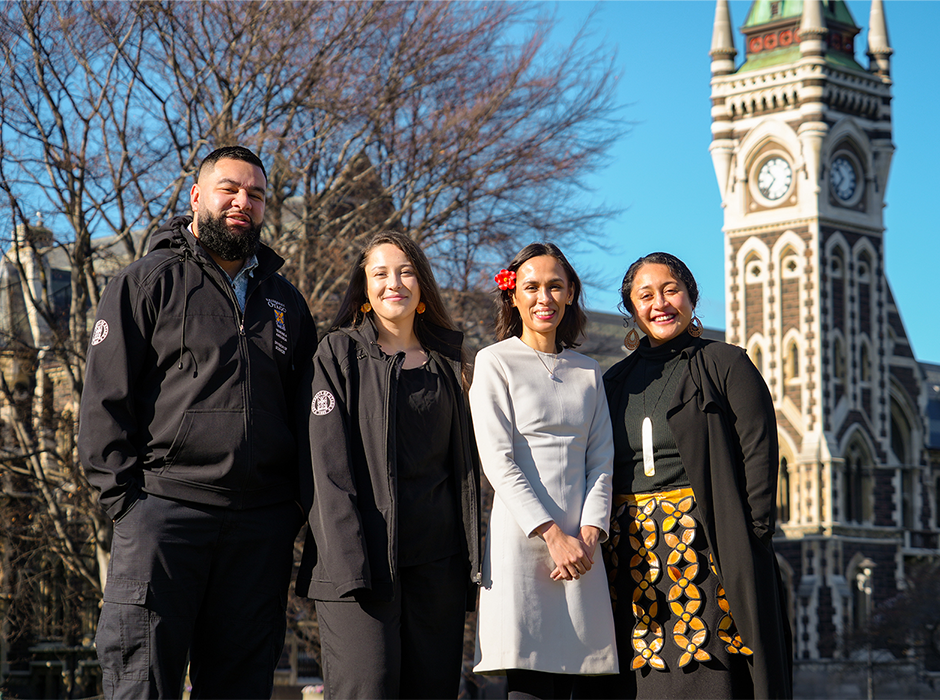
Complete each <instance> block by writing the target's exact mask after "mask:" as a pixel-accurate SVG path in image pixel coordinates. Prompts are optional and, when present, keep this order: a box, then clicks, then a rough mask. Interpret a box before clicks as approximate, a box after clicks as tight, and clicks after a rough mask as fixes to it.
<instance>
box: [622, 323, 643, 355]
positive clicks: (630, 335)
mask: <svg viewBox="0 0 940 700" xmlns="http://www.w3.org/2000/svg"><path fill="white" fill-rule="evenodd" d="M624 323H626V321H624ZM623 346H624V347H625V348H626V349H627V350H629V351H630V352H633V351H634V350H636V349H637V348H638V347H640V334H639V333H637V332H636V327H635V326H634V325H633V321H630V330H629V331H628V332H627V335H626V337H624V339H623Z"/></svg>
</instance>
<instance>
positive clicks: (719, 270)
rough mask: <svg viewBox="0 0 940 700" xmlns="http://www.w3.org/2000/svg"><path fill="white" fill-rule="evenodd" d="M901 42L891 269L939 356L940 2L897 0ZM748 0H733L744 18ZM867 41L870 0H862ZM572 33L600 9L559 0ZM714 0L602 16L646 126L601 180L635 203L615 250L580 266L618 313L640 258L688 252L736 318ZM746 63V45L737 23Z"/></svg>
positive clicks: (625, 88) (623, 1)
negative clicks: (716, 142)
mask: <svg viewBox="0 0 940 700" xmlns="http://www.w3.org/2000/svg"><path fill="white" fill-rule="evenodd" d="M884 4H885V15H886V18H887V23H888V35H889V38H890V40H891V45H892V47H893V48H894V55H893V56H892V62H891V77H892V79H893V81H894V87H893V102H892V112H893V121H894V145H895V148H896V151H895V154H894V160H893V162H892V167H891V176H890V178H889V181H888V190H887V194H886V200H887V203H888V206H887V208H886V209H885V225H886V226H887V231H886V233H885V236H886V242H885V250H886V270H887V276H888V282H889V284H890V285H891V288H892V291H893V292H894V296H895V299H896V300H897V303H898V307H899V309H900V311H901V317H902V319H903V320H904V324H905V327H906V328H907V333H908V336H909V338H910V340H911V343H912V345H913V347H914V353H915V355H916V357H917V359H918V360H921V361H926V362H936V363H940V225H938V223H937V222H938V219H940V128H938V126H937V124H938V123H940V42H938V41H936V38H935V37H934V35H933V30H935V29H937V28H938V27H940V1H938V0H885V3H884ZM750 5H751V3H750V2H749V1H743V0H741V1H738V0H733V1H732V2H731V21H732V26H734V27H735V29H736V30H737V28H739V27H740V26H741V25H742V24H743V23H744V20H745V18H746V16H747V11H748V8H750ZM848 6H849V9H850V10H851V12H852V16H853V17H854V18H855V23H856V24H858V25H859V26H861V27H862V28H863V29H862V32H861V34H859V36H858V37H857V38H856V42H855V47H856V60H858V62H859V63H860V64H861V65H862V66H865V67H867V66H868V57H867V56H866V55H865V50H866V48H867V45H868V41H867V28H868V17H869V13H870V10H871V3H870V2H856V1H854V0H849V2H848ZM553 7H554V8H555V10H556V11H557V13H558V19H559V26H558V29H557V30H556V32H557V36H558V37H559V39H565V38H570V36H571V32H573V31H574V30H575V29H576V28H577V27H579V26H581V25H582V24H583V23H584V21H585V19H586V18H587V17H588V15H589V14H590V12H591V10H592V9H593V8H594V7H595V3H593V2H558V3H554V4H553ZM714 17H715V3H714V1H713V0H620V1H612V0H607V1H605V2H601V3H599V5H598V7H597V14H596V16H595V18H594V20H593V22H592V24H591V26H592V28H593V38H594V39H595V40H597V41H602V42H604V43H606V44H610V45H613V46H615V47H616V49H617V52H618V58H617V61H618V66H619V69H620V70H619V76H620V77H619V88H618V90H619V100H620V101H621V103H624V104H627V105H628V106H627V108H626V109H625V111H624V117H625V119H627V120H628V121H630V122H633V123H634V126H633V128H632V130H631V131H630V133H629V134H627V135H626V136H624V137H623V138H622V139H621V140H620V141H619V143H618V144H617V145H616V146H615V148H614V150H613V152H612V154H611V155H612V164H611V165H610V166H609V167H608V168H607V169H605V170H604V171H603V172H601V173H599V174H598V175H597V176H595V177H592V178H591V179H590V180H589V184H590V185H591V186H592V187H593V188H595V192H594V193H593V194H592V196H594V197H598V198H600V199H601V200H603V201H606V202H608V203H609V204H611V205H613V206H615V207H619V208H623V209H624V211H623V213H622V214H621V215H620V216H618V217H617V218H616V219H614V220H612V221H610V222H608V223H607V224H606V225H605V229H604V231H603V234H604V238H605V239H606V240H607V242H608V243H610V244H612V245H613V246H614V248H615V250H618V251H621V252H620V253H618V254H617V255H614V256H610V255H607V254H600V253H598V252H596V251H582V252H575V253H573V254H572V256H571V257H572V258H573V261H572V262H574V264H575V265H576V267H577V268H578V271H579V273H582V274H584V273H589V274H590V275H591V276H592V278H593V280H594V281H595V282H597V285H598V286H597V288H589V289H588V290H587V302H588V307H589V308H592V309H596V310H598V311H608V312H611V313H615V312H616V307H617V302H618V301H619V297H618V294H617V290H618V288H619V285H620V280H621V279H622V277H623V273H624V271H625V270H626V268H627V266H628V265H629V263H630V262H632V261H633V260H635V259H636V258H638V257H639V256H641V255H644V254H646V253H649V252H652V251H654V250H665V251H668V252H671V253H674V254H676V255H678V256H679V257H680V258H682V259H683V260H685V261H686V262H687V263H688V264H689V266H690V268H691V269H692V272H693V273H694V274H695V276H696V279H697V280H698V282H699V287H700V289H701V296H702V298H701V301H700V303H699V309H698V310H699V315H700V317H701V318H702V320H703V322H704V323H705V324H706V325H707V326H709V327H712V328H722V329H723V328H724V327H725V317H724V308H725V307H724V265H723V238H722V232H721V227H722V211H721V201H720V197H719V193H718V185H717V182H716V179H715V171H714V169H713V168H712V162H711V156H710V155H709V152H708V146H709V143H710V139H711V132H710V125H711V121H710V103H709V95H710V91H711V88H710V85H709V79H710V77H711V71H710V59H709V56H708V51H709V48H710V46H711V36H712V26H713V23H714ZM736 37H737V47H738V58H737V61H738V65H740V63H741V61H742V58H743V55H744V51H743V45H742V43H743V42H742V37H741V35H740V33H739V32H737V31H736Z"/></svg>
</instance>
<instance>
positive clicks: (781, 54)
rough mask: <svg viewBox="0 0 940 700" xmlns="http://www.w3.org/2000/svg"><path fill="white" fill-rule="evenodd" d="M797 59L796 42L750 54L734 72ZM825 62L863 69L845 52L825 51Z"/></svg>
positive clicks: (798, 56)
mask: <svg viewBox="0 0 940 700" xmlns="http://www.w3.org/2000/svg"><path fill="white" fill-rule="evenodd" d="M799 60H800V46H799V44H797V45H796V46H788V47H787V48H785V49H777V50H776V51H764V52H762V53H757V54H752V55H751V56H750V57H748V59H747V60H746V61H745V62H744V63H743V64H741V67H740V68H738V70H737V71H736V72H738V73H746V72H747V71H752V70H761V69H762V68H770V67H772V66H782V65H785V64H787V63H796V62H797V61H799ZM826 63H831V64H832V65H834V66H839V67H841V68H852V69H854V70H865V69H864V68H862V66H861V65H859V63H858V62H857V61H856V60H855V59H854V58H850V57H849V56H847V55H846V54H842V53H839V52H836V51H829V52H827V53H826Z"/></svg>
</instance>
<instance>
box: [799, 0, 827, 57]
mask: <svg viewBox="0 0 940 700" xmlns="http://www.w3.org/2000/svg"><path fill="white" fill-rule="evenodd" d="M828 32H829V30H828V29H827V28H826V23H825V22H824V21H823V10H822V0H803V16H802V17H801V19H800V54H801V55H803V56H822V55H823V54H824V53H825V52H826V42H825V39H824V37H825V36H826V34H827V33H828Z"/></svg>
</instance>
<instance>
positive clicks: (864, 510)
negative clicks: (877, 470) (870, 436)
mask: <svg viewBox="0 0 940 700" xmlns="http://www.w3.org/2000/svg"><path fill="white" fill-rule="evenodd" d="M872 482H873V477H872V461H871V457H870V456H869V454H868V450H867V449H865V447H864V445H863V444H862V443H861V442H860V441H856V442H854V443H852V445H851V446H850V447H849V449H848V450H846V453H845V466H844V468H843V471H842V493H841V503H840V505H841V508H842V512H841V514H840V515H841V519H842V521H843V522H845V523H863V522H869V523H870V522H871V521H872V516H873V513H872V497H871V494H872Z"/></svg>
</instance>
